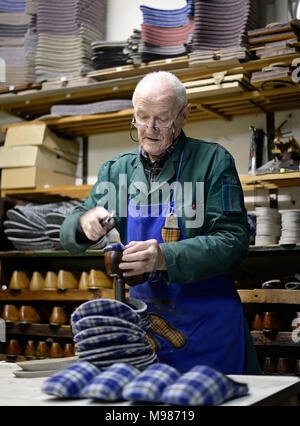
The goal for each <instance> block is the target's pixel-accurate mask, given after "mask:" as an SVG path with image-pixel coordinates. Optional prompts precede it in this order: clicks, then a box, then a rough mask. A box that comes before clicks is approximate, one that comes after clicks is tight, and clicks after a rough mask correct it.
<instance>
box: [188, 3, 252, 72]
mask: <svg viewBox="0 0 300 426" xmlns="http://www.w3.org/2000/svg"><path fill="white" fill-rule="evenodd" d="M194 20H195V29H194V35H193V44H192V48H193V52H192V53H191V54H190V55H189V63H190V65H191V66H197V65H199V64H201V63H205V62H211V61H218V62H217V63H216V65H220V66H222V65H223V64H224V61H232V62H233V63H234V62H236V63H237V64H238V62H239V61H245V60H248V59H250V58H251V55H250V52H249V51H248V50H247V48H248V42H247V31H248V30H251V29H252V28H256V1H255V0H221V1H220V0H212V1H209V2H208V1H205V0H195V13H194Z"/></svg>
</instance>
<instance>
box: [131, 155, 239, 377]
mask: <svg viewBox="0 0 300 426" xmlns="http://www.w3.org/2000/svg"><path fill="white" fill-rule="evenodd" d="M182 155H183V152H182V154H181V159H180V164H179V168H178V173H177V178H176V182H178V179H179V174H180V169H181V162H182ZM175 200H176V187H175V190H174V193H173V198H172V201H171V202H170V203H168V204H159V205H151V206H140V207H139V209H140V215H137V214H136V212H137V206H136V205H133V204H132V202H131V199H130V198H129V201H128V216H127V230H126V244H128V243H129V242H130V241H145V240H148V239H152V238H154V239H156V240H157V241H158V242H159V243H163V240H162V237H161V229H162V227H163V226H164V224H165V218H166V215H167V214H168V213H169V212H170V211H171V210H172V209H174V210H175V212H176V206H175ZM153 212H155V214H153ZM151 213H152V214H151ZM178 221H179V219H178ZM179 227H180V230H181V239H185V236H184V232H183V229H182V226H181V224H180V221H179ZM130 297H134V298H137V299H141V300H143V301H144V302H145V303H147V306H148V313H149V314H150V313H154V314H157V315H159V316H160V317H163V318H164V319H166V320H167V321H168V322H169V323H171V324H172V326H173V327H174V328H175V329H178V330H180V331H181V332H182V333H183V334H184V335H185V337H186V342H185V344H184V345H183V346H182V347H181V348H179V349H178V348H174V346H172V345H171V344H170V343H169V342H168V341H167V340H166V339H165V338H163V337H161V336H156V335H155V337H157V340H158V341H159V346H160V349H159V351H158V354H157V355H158V358H159V361H160V362H163V363H167V364H169V365H172V366H173V367H175V368H177V369H178V370H179V371H180V372H182V373H184V372H186V371H188V370H190V369H191V368H192V367H194V366H195V365H198V364H205V365H209V366H211V367H213V368H215V369H217V370H219V371H222V372H223V373H224V374H243V372H244V371H243V369H244V355H245V353H244V352H245V343H244V341H245V338H244V314H243V309H242V304H241V301H240V298H239V295H238V293H237V291H236V289H235V286H234V283H233V280H231V279H228V278H225V277H223V276H218V277H214V278H208V279H204V280H200V281H196V282H191V283H180V282H178V283H177V282H176V283H172V284H166V282H165V280H164V279H163V277H162V275H161V274H160V273H157V274H155V275H154V276H153V274H150V275H149V279H148V281H147V282H145V283H143V284H140V285H137V286H135V287H130Z"/></svg>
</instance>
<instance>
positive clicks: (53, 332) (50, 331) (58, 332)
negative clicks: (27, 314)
mask: <svg viewBox="0 0 300 426" xmlns="http://www.w3.org/2000/svg"><path fill="white" fill-rule="evenodd" d="M6 334H8V335H9V334H21V335H24V334H27V335H31V336H43V337H45V336H47V338H48V337H63V338H66V337H67V338H71V339H72V338H73V333H72V329H71V326H70V325H61V326H52V325H50V324H19V323H17V322H14V323H6Z"/></svg>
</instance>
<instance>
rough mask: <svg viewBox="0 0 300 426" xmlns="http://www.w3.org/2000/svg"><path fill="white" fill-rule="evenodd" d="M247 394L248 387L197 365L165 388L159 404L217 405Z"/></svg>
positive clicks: (204, 366)
mask: <svg viewBox="0 0 300 426" xmlns="http://www.w3.org/2000/svg"><path fill="white" fill-rule="evenodd" d="M247 393H248V386H247V385H246V384H244V383H238V382H236V381H234V380H231V379H229V378H228V377H226V376H225V375H224V374H223V373H221V372H219V371H217V370H215V369H213V368H211V367H208V366H206V365H198V366H196V367H194V368H192V369H191V370H190V371H188V372H186V373H184V374H183V375H182V376H180V377H179V379H178V380H176V381H175V382H174V383H173V384H171V385H169V386H167V387H166V389H165V390H164V392H163V394H162V396H161V402H163V403H165V404H171V405H192V406H195V405H209V406H212V405H218V404H221V403H222V402H224V401H227V400H228V399H231V398H237V397H240V396H243V395H246V394H247Z"/></svg>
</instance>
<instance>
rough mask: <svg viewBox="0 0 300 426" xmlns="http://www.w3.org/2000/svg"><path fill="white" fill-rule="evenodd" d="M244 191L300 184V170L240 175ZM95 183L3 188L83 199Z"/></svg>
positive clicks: (7, 192) (30, 195)
mask: <svg viewBox="0 0 300 426" xmlns="http://www.w3.org/2000/svg"><path fill="white" fill-rule="evenodd" d="M299 98H300V97H299ZM240 181H241V184H242V187H243V191H244V192H248V191H253V190H255V189H274V188H283V187H296V186H300V171H299V172H284V173H268V174H264V175H254V176H253V175H240ZM92 187H93V185H70V186H51V187H48V188H42V187H37V188H30V189H2V190H1V196H2V197H12V198H18V199H22V200H25V201H36V202H38V201H41V200H42V202H53V201H59V200H61V199H66V198H71V199H80V200H83V199H85V198H87V197H88V196H89V194H90V191H91V189H92Z"/></svg>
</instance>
